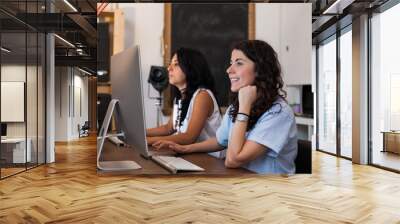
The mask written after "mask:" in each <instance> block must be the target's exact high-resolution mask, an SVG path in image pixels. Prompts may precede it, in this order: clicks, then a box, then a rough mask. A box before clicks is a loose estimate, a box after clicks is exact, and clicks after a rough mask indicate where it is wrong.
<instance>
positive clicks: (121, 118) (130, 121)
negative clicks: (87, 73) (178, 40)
mask: <svg viewBox="0 0 400 224" xmlns="http://www.w3.org/2000/svg"><path fill="white" fill-rule="evenodd" d="M140 66H141V65H140V52H139V47H138V46H135V47H132V48H128V49H126V50H124V51H123V52H121V53H118V54H116V55H114V56H112V57H111V88H112V99H118V101H119V103H118V105H119V107H117V110H116V112H117V113H116V115H115V118H116V126H117V129H118V130H121V131H123V132H124V139H123V140H124V142H125V143H127V144H128V145H130V146H131V147H133V148H134V150H138V151H139V152H140V154H142V155H143V156H145V157H149V156H150V155H149V151H148V148H147V141H146V123H145V115H144V114H145V112H144V104H143V91H142V74H141V67H140Z"/></svg>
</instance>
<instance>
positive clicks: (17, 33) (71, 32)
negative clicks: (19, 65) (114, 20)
mask: <svg viewBox="0 0 400 224" xmlns="http://www.w3.org/2000/svg"><path fill="white" fill-rule="evenodd" d="M46 2H47V4H46ZM68 3H69V4H70V5H69V4H68ZM96 4H97V3H96V0H67V1H64V0H47V1H45V0H41V1H40V0H39V1H38V0H1V1H0V28H1V31H2V35H1V43H2V46H4V47H6V48H7V49H10V50H11V52H9V53H7V57H2V60H3V61H4V60H7V61H15V62H17V61H18V60H19V61H21V60H24V59H25V57H26V58H27V59H28V61H29V60H30V58H34V57H37V56H36V55H37V53H36V52H37V51H38V50H39V51H40V50H41V49H43V48H44V43H39V44H38V43H37V42H38V41H37V35H40V34H41V33H44V32H51V33H55V34H57V35H58V36H59V37H61V38H62V39H64V40H67V41H68V42H69V43H71V44H72V45H74V46H72V45H71V44H67V43H66V42H65V41H63V40H62V39H61V38H58V37H56V38H55V54H56V66H57V65H63V66H64V65H68V66H80V67H83V68H86V69H87V70H92V71H96V60H97V53H96V50H97V16H96ZM50 11H51V13H49V12H50ZM39 40H41V39H40V38H39ZM2 55H5V53H4V52H3V51H2ZM6 58H7V59H6Z"/></svg>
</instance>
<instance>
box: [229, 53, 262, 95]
mask: <svg viewBox="0 0 400 224" xmlns="http://www.w3.org/2000/svg"><path fill="white" fill-rule="evenodd" d="M226 72H227V73H228V75H229V79H230V80H231V91H232V92H238V91H239V89H240V88H242V87H245V86H249V85H253V83H254V80H255V78H256V75H255V64H254V62H253V61H252V60H250V59H249V58H248V57H246V55H245V54H244V53H243V52H242V51H240V50H236V49H234V50H233V51H232V54H231V65H230V66H229V67H228V69H227V70H226Z"/></svg>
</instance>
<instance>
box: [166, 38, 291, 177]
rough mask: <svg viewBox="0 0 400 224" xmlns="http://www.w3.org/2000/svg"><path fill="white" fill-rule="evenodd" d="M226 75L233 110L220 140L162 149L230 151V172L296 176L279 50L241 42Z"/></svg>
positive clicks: (168, 144)
mask: <svg viewBox="0 0 400 224" xmlns="http://www.w3.org/2000/svg"><path fill="white" fill-rule="evenodd" d="M226 72H227V73H228V76H229V79H230V81H231V92H232V95H231V105H230V106H229V108H228V109H227V111H226V114H225V115H224V118H223V120H222V123H221V126H220V127H219V128H218V130H217V133H216V137H215V138H210V139H208V140H206V141H203V142H200V143H196V144H191V145H185V146H183V145H179V144H175V143H172V142H168V141H164V142H161V143H159V145H158V147H159V148H160V149H161V148H169V149H173V150H174V151H177V152H179V153H192V152H209V151H219V150H222V149H224V148H227V152H226V158H225V166H226V167H229V168H237V167H244V168H246V169H249V170H251V171H254V172H256V173H262V174H267V173H270V174H293V173H294V172H295V164H294V160H295V158H296V155H297V132H296V123H295V118H294V114H293V111H292V109H291V108H290V107H289V105H288V104H287V103H286V101H285V97H286V92H285V91H283V89H282V87H283V81H282V76H281V68H280V64H279V61H278V59H277V55H276V53H275V51H274V50H273V48H272V47H271V46H270V45H269V44H267V43H266V42H264V41H260V40H247V41H242V42H239V43H237V44H236V45H234V46H233V50H232V53H231V64H230V66H229V68H228V69H227V70H226Z"/></svg>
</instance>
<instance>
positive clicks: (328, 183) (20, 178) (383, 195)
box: [0, 138, 400, 224]
mask: <svg viewBox="0 0 400 224" xmlns="http://www.w3.org/2000/svg"><path fill="white" fill-rule="evenodd" d="M95 144H96V143H95V139H94V138H85V140H82V141H79V142H71V143H70V144H58V145H57V150H56V160H57V162H56V163H55V164H51V165H46V166H41V167H39V168H35V169H33V170H29V171H27V172H25V173H21V174H18V175H16V176H13V177H10V178H7V179H5V180H2V181H0V223H44V222H47V223H221V224H225V223H374V224H375V223H385V224H386V223H400V175H399V174H396V173H392V172H388V171H384V170H380V169H378V168H374V167H370V166H359V165H352V164H351V162H350V161H348V160H343V159H337V158H336V157H333V156H330V155H327V154H323V153H320V152H315V153H314V154H313V174H312V175H295V176H291V177H281V176H249V177H240V178H238V177H236V178H235V177H218V178H215V177H214V178H210V177H208V178H207V177H181V178H177V177H172V178H171V177H170V178H168V177H158V178H150V177H148V178H145V177H141V178H138V177H133V176H98V175H97V174H96V168H95V160H96V158H95V157H96V147H95Z"/></svg>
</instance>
